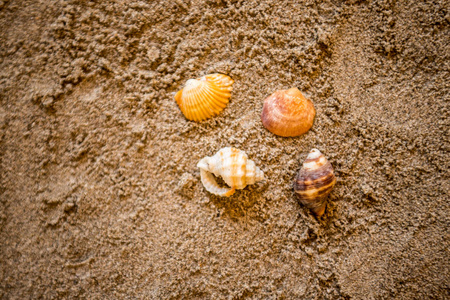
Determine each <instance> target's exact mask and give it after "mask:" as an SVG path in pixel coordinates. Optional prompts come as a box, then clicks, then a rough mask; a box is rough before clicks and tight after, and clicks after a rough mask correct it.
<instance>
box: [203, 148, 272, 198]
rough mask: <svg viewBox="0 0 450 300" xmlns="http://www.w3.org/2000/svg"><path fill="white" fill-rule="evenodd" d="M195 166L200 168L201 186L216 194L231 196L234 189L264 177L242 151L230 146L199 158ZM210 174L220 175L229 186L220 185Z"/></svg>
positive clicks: (241, 187)
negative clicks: (210, 155)
mask: <svg viewBox="0 0 450 300" xmlns="http://www.w3.org/2000/svg"><path fill="white" fill-rule="evenodd" d="M197 167H198V168H200V175H201V179H202V183H203V186H204V187H205V188H206V190H207V191H208V192H210V193H212V194H215V195H218V196H224V197H228V196H231V195H233V194H234V192H235V190H236V189H238V190H240V189H243V188H245V187H246V186H247V185H249V184H253V183H255V182H257V181H260V180H263V179H264V173H263V172H262V171H261V170H260V169H259V168H258V167H257V166H256V165H255V163H254V162H253V161H252V160H251V159H248V157H247V154H246V153H245V152H244V151H241V150H238V149H236V148H231V147H226V148H222V149H220V150H219V152H217V153H216V154H215V155H214V156H212V157H209V156H207V157H205V158H203V159H201V160H200V161H199V162H198V164H197ZM212 174H214V175H215V176H217V177H219V176H220V177H222V179H223V181H225V183H226V184H227V185H228V186H229V187H221V186H220V185H219V184H218V183H217V181H216V179H215V178H214V176H213V175H212Z"/></svg>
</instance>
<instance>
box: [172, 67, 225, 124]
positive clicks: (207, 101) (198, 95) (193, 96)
mask: <svg viewBox="0 0 450 300" xmlns="http://www.w3.org/2000/svg"><path fill="white" fill-rule="evenodd" d="M233 83H234V80H233V79H231V78H230V77H229V76H227V75H223V74H210V75H205V76H203V77H201V78H197V79H189V80H188V81H187V82H186V85H185V86H184V88H183V89H182V90H180V91H179V92H178V93H176V94H175V101H176V102H177V104H178V106H179V107H180V109H181V112H182V113H183V114H184V116H185V117H186V118H187V119H188V120H191V121H197V122H200V121H203V120H206V119H209V118H211V117H213V116H215V115H217V114H219V113H220V112H221V111H222V110H223V109H224V108H225V107H226V106H227V103H228V101H229V98H230V96H231V90H232V89H233V88H232V87H231V86H232V85H233Z"/></svg>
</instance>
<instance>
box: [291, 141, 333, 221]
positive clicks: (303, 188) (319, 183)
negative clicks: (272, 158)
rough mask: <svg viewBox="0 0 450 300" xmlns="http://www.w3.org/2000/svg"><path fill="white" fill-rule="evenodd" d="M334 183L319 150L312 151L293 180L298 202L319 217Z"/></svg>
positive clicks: (328, 165) (329, 169) (330, 169)
mask: <svg viewBox="0 0 450 300" xmlns="http://www.w3.org/2000/svg"><path fill="white" fill-rule="evenodd" d="M335 183H336V177H334V172H333V167H332V166H331V164H330V162H329V161H328V160H327V159H326V158H325V156H323V154H322V153H321V152H320V151H319V150H317V149H312V150H311V152H309V154H308V156H307V157H306V160H305V162H304V163H303V166H302V168H301V169H300V171H299V172H298V174H297V177H296V178H295V181H294V191H295V193H296V194H297V196H298V199H299V200H300V202H301V203H302V204H303V205H305V206H306V207H307V208H309V209H310V210H311V211H312V212H313V213H314V214H315V215H316V216H318V217H320V216H322V215H323V214H324V212H325V208H326V205H327V203H326V201H327V197H328V195H329V194H330V192H331V190H332V189H333V186H334V184H335Z"/></svg>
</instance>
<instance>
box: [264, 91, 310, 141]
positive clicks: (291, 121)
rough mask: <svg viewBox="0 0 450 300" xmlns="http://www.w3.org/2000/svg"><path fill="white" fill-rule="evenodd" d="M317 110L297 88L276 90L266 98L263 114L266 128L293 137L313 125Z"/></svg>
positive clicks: (280, 134) (277, 133)
mask: <svg viewBox="0 0 450 300" xmlns="http://www.w3.org/2000/svg"><path fill="white" fill-rule="evenodd" d="M315 115H316V110H315V109H314V105H313V103H312V102H311V100H309V99H306V98H305V97H304V96H303V94H302V93H301V92H300V91H299V90H298V89H297V88H291V89H289V90H281V91H276V92H275V93H273V94H272V95H270V96H269V97H267V98H266V100H265V101H264V106H263V110H262V114H261V120H262V123H263V125H264V127H265V128H267V130H269V131H270V132H272V133H273V134H276V135H279V136H284V137H291V136H299V135H302V134H304V133H306V132H307V131H308V130H309V129H310V128H311V127H312V125H313V122H314V116H315Z"/></svg>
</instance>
